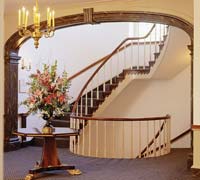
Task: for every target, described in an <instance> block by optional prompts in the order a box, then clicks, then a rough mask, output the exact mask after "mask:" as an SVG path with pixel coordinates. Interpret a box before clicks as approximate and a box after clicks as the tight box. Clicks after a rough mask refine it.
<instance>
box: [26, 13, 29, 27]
mask: <svg viewBox="0 0 200 180" xmlns="http://www.w3.org/2000/svg"><path fill="white" fill-rule="evenodd" d="M28 14H29V12H28V11H26V21H25V28H27V25H28Z"/></svg>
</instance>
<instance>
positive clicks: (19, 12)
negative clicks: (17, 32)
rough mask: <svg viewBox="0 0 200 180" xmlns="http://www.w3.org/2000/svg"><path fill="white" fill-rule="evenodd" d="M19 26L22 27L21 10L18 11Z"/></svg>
mask: <svg viewBox="0 0 200 180" xmlns="http://www.w3.org/2000/svg"><path fill="white" fill-rule="evenodd" d="M18 26H19V28H20V26H21V10H20V9H19V11H18Z"/></svg>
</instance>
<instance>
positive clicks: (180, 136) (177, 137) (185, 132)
mask: <svg viewBox="0 0 200 180" xmlns="http://www.w3.org/2000/svg"><path fill="white" fill-rule="evenodd" d="M190 132H191V128H189V129H187V130H186V131H184V132H183V133H181V134H179V135H178V136H176V137H175V138H173V139H172V140H171V141H170V142H171V143H174V142H175V141H177V140H179V139H180V138H182V137H183V136H185V135H187V134H188V133H190Z"/></svg>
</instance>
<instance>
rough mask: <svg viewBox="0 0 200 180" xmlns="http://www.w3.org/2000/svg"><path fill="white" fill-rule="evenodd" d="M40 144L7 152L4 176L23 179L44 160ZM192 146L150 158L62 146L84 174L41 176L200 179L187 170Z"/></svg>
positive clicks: (45, 177) (45, 178)
mask: <svg viewBox="0 0 200 180" xmlns="http://www.w3.org/2000/svg"><path fill="white" fill-rule="evenodd" d="M41 151H42V149H41V148H40V147H26V148H22V149H20V150H17V151H13V152H6V153H5V154H4V180H22V179H24V177H25V176H26V174H27V173H28V170H29V169H31V168H33V166H34V164H35V162H36V161H37V160H40V156H41ZM189 152H190V150H189V149H173V150H172V152H171V153H170V154H169V155H165V156H162V157H158V158H148V159H133V160H131V159H104V158H89V157H81V156H77V155H74V154H72V153H70V152H69V151H68V150H67V149H59V157H60V160H61V161H62V162H63V163H65V164H66V163H68V164H70V165H76V168H78V169H80V170H81V171H82V175H78V176H71V175H69V174H68V173H67V172H66V171H54V172H51V173H50V172H48V173H46V174H42V176H41V177H38V178H37V179H38V180H67V179H70V180H200V177H196V176H194V175H193V176H192V174H191V172H190V171H188V170H187V155H188V153H189Z"/></svg>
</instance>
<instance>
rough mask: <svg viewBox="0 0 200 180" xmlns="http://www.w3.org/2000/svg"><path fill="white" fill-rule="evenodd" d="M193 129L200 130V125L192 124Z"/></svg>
mask: <svg viewBox="0 0 200 180" xmlns="http://www.w3.org/2000/svg"><path fill="white" fill-rule="evenodd" d="M192 130H200V125H192Z"/></svg>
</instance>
